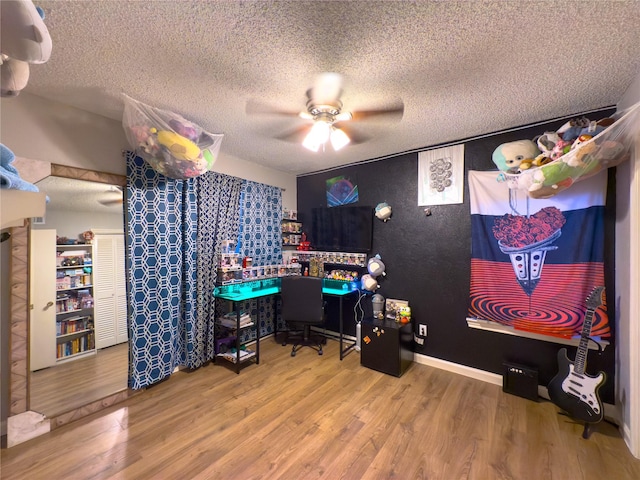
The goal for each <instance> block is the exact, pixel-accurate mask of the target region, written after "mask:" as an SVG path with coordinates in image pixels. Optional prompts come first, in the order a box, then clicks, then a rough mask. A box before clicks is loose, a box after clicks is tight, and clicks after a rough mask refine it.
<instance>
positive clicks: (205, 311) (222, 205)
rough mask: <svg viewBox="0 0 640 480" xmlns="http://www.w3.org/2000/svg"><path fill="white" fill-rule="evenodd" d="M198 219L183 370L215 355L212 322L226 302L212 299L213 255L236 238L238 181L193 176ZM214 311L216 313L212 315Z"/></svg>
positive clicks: (210, 174)
mask: <svg viewBox="0 0 640 480" xmlns="http://www.w3.org/2000/svg"><path fill="white" fill-rule="evenodd" d="M193 181H194V182H195V190H196V198H197V208H198V211H197V218H198V233H197V239H198V242H197V244H198V247H197V249H198V258H197V265H198V273H197V283H198V288H197V322H195V323H193V324H188V325H187V367H189V368H197V367H199V366H201V365H203V364H204V363H206V362H207V361H209V360H211V359H212V358H214V356H215V350H214V338H215V331H214V330H215V329H214V326H215V319H216V317H217V316H222V315H224V314H225V313H227V311H228V308H229V306H228V305H227V302H226V301H221V300H215V299H214V298H213V295H212V292H213V289H214V287H215V284H216V277H217V269H216V268H213V266H214V265H215V263H216V255H217V254H218V253H220V251H221V245H222V241H223V240H232V241H234V242H237V239H238V220H239V215H240V189H241V187H242V183H243V182H242V180H241V179H240V178H237V177H231V176H229V175H222V174H219V173H214V172H207V173H205V174H203V175H200V176H199V177H196V178H195V179H194V180H193ZM216 312H217V313H216Z"/></svg>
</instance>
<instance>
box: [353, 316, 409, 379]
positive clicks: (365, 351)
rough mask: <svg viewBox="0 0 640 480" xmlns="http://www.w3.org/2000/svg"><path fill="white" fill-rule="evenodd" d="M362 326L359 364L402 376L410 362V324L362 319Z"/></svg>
mask: <svg viewBox="0 0 640 480" xmlns="http://www.w3.org/2000/svg"><path fill="white" fill-rule="evenodd" d="M361 328H362V341H361V344H360V348H361V351H360V364H361V365H363V366H365V367H367V368H372V369H373V370H378V371H379V372H383V373H388V374H389V375H394V376H396V377H399V376H401V375H402V374H403V373H404V372H405V371H406V370H407V368H409V365H411V363H412V362H413V325H412V324H411V323H407V324H404V325H403V324H400V323H396V322H395V321H393V320H377V319H373V318H365V319H364V320H363V321H362V327H361ZM382 332H384V333H382Z"/></svg>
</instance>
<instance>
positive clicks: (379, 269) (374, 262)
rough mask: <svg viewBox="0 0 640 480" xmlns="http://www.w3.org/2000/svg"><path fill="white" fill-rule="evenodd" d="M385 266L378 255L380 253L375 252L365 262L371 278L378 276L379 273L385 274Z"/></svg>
mask: <svg viewBox="0 0 640 480" xmlns="http://www.w3.org/2000/svg"><path fill="white" fill-rule="evenodd" d="M385 268H386V267H385V265H384V263H383V261H382V257H380V254H376V256H375V257H371V258H370V259H369V261H368V262H367V271H368V272H369V274H370V275H371V276H372V277H373V278H375V277H379V276H380V275H382V276H385V275H386V274H387V273H386V272H385Z"/></svg>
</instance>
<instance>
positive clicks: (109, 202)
mask: <svg viewBox="0 0 640 480" xmlns="http://www.w3.org/2000/svg"><path fill="white" fill-rule="evenodd" d="M98 203H99V204H100V205H104V206H105V207H110V206H112V205H122V204H123V203H124V201H123V200H122V199H121V198H115V199H113V200H99V201H98Z"/></svg>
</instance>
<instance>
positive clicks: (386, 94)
mask: <svg viewBox="0 0 640 480" xmlns="http://www.w3.org/2000/svg"><path fill="white" fill-rule="evenodd" d="M35 3H36V4H37V5H39V6H41V7H43V8H44V10H45V12H46V18H45V23H46V25H47V26H48V28H49V31H50V33H51V36H52V38H53V53H52V56H51V59H50V60H49V62H48V63H46V64H44V65H33V66H32V68H31V79H30V83H29V85H28V86H27V88H26V90H25V91H27V92H30V93H33V94H35V95H39V96H43V97H47V98H51V99H54V100H57V101H60V102H63V103H67V104H70V105H73V106H75V107H78V108H81V109H84V110H88V111H90V112H94V113H98V114H101V115H104V116H107V117H110V118H113V119H117V120H121V119H122V108H123V103H122V97H121V94H122V93H126V94H128V95H130V96H132V97H133V98H135V99H137V100H140V101H142V102H145V103H147V104H150V105H152V106H156V107H160V108H164V109H169V110H172V111H174V112H177V113H179V114H181V115H183V116H184V117H186V118H187V119H189V120H191V121H194V122H196V123H198V124H200V125H201V126H202V127H203V128H205V129H206V130H208V131H210V132H213V133H224V134H225V138H224V140H223V143H222V147H221V155H230V156H233V157H236V158H242V159H244V160H249V161H251V162H255V163H259V164H262V165H265V166H268V167H272V168H275V169H278V170H282V171H286V172H291V173H296V174H300V173H305V172H312V171H318V170H322V169H325V168H330V167H334V166H337V165H343V164H348V163H353V162H358V161H362V160H367V159H371V158H378V157H382V156H387V155H393V154H395V153H399V152H406V151H411V150H416V149H421V148H424V147H429V146H432V145H437V144H440V143H443V142H449V141H455V140H459V139H463V138H467V137H471V136H475V135H479V134H483V133H488V132H495V131H499V130H502V129H505V128H509V127H513V126H519V125H524V124H528V123H532V122H536V121H542V120H547V119H551V118H556V117H561V116H565V115H571V114H574V113H578V112H583V111H588V110H592V109H598V108H601V107H606V106H611V105H615V104H616V102H617V101H618V100H619V99H620V97H621V96H622V94H623V93H624V91H625V90H626V89H627V87H628V86H629V85H630V83H631V81H632V79H633V78H634V77H635V76H636V75H637V74H638V73H639V72H640V2H638V1H586V0H585V1H567V0H563V1H499V2H496V1H494V2H454V1H438V2H433V1H423V2H357V1H356V2H302V1H294V2H275V1H266V2H251V1H242V2H240V1H226V2H213V1H210V2H207V1H118V0H109V1H84V0H83V1H36V2H35ZM321 72H338V73H340V74H342V75H343V76H344V94H343V96H342V100H343V102H344V106H345V109H346V110H355V111H358V110H362V109H371V108H376V107H380V106H384V105H385V104H388V103H390V102H393V101H395V100H397V99H401V100H402V102H404V106H405V110H404V116H403V117H402V120H401V121H399V122H390V121H386V120H384V119H375V120H373V119H371V120H367V121H363V122H357V123H356V122H354V123H353V124H352V125H351V126H352V128H353V130H355V131H356V133H358V134H359V135H360V136H363V137H368V138H369V140H368V141H366V142H364V143H359V144H355V145H350V146H347V147H346V148H345V149H343V150H341V151H340V152H333V150H332V149H331V147H328V148H327V150H326V151H324V152H322V151H321V152H319V153H315V154H314V153H311V152H309V151H307V150H305V149H304V148H303V147H302V146H301V145H300V144H298V143H291V142H287V141H283V140H279V139H278V138H277V137H281V136H283V135H285V134H287V133H289V132H291V131H292V130H294V129H296V128H298V127H300V126H304V125H305V121H304V120H302V119H299V118H295V117H291V118H289V117H283V116H278V115H267V114H263V115H257V114H253V115H248V114H247V112H246V105H247V102H248V101H260V102H263V103H267V104H269V105H274V106H276V107H278V108H281V109H286V110H291V111H299V110H302V109H303V108H304V106H305V102H306V97H305V92H306V90H307V89H308V88H309V87H310V86H311V84H312V83H313V80H314V78H315V76H316V75H317V74H318V73H321Z"/></svg>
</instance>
